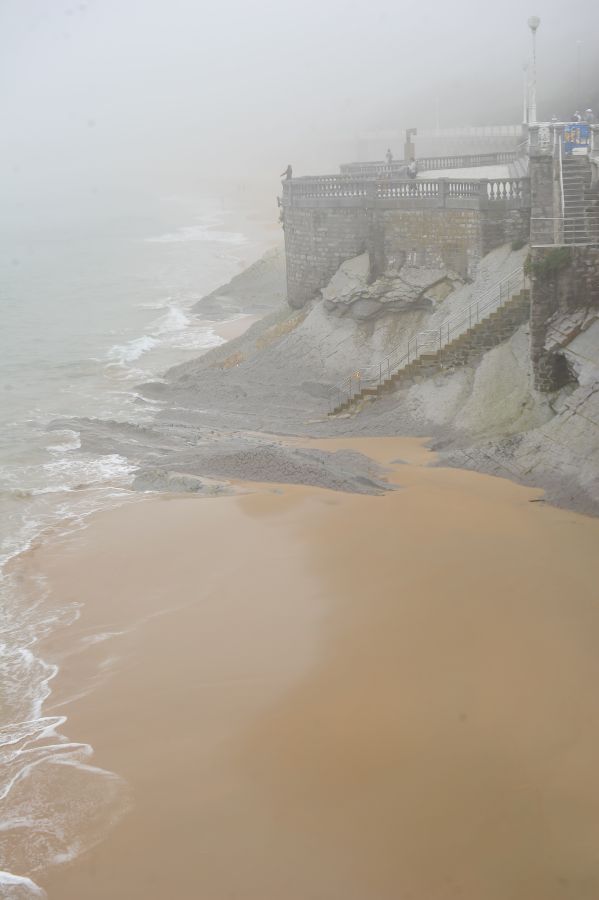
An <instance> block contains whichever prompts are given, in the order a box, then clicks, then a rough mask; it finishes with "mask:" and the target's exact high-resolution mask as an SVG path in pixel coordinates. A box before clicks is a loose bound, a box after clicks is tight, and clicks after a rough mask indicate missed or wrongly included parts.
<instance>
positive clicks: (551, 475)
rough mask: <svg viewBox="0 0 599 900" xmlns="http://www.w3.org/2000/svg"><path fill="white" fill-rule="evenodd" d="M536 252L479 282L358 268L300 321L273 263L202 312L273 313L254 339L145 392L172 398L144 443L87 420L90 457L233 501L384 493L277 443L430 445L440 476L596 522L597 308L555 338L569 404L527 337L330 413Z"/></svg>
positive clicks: (497, 257)
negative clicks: (512, 483)
mask: <svg viewBox="0 0 599 900" xmlns="http://www.w3.org/2000/svg"><path fill="white" fill-rule="evenodd" d="M525 255H526V248H523V249H522V250H520V251H518V252H513V251H512V250H511V248H510V247H508V246H506V247H502V248H499V249H498V250H495V251H493V252H492V253H490V254H489V255H488V256H487V257H486V258H485V259H484V260H483V262H482V264H481V266H480V269H479V273H478V276H477V278H476V280H475V281H474V282H473V283H471V284H462V283H461V282H460V280H459V279H458V278H457V276H456V275H455V274H454V273H452V272H439V271H430V272H428V271H424V270H420V271H418V272H415V271H411V270H408V271H406V270H404V271H401V272H398V273H388V275H386V276H385V278H384V279H379V280H378V281H376V282H374V283H373V284H371V283H369V280H368V271H367V266H366V261H365V259H364V258H361V257H358V258H357V259H356V260H352V261H349V262H348V263H344V264H343V266H342V267H341V269H340V271H339V272H338V273H337V275H336V276H334V278H333V279H332V281H331V283H330V284H329V286H328V287H327V288H326V289H325V290H324V291H323V296H322V297H321V298H319V299H317V300H315V301H314V302H313V303H311V304H310V305H309V306H308V307H306V308H304V309H302V310H301V311H300V312H298V311H294V310H291V309H289V308H288V307H287V305H286V304H285V303H284V300H283V293H282V288H281V285H282V283H283V279H284V261H283V259H282V257H281V255H280V253H278V254H277V253H275V254H272V255H270V256H269V257H267V259H266V260H265V261H263V262H262V263H261V264H257V265H255V266H253V267H251V268H250V269H249V270H248V271H247V272H245V273H242V274H241V275H240V276H237V278H236V279H234V281H233V282H231V284H229V285H227V286H226V287H225V288H223V289H220V290H219V291H216V292H214V294H212V295H210V297H209V298H205V300H204V301H200V304H199V308H200V311H202V312H205V309H206V306H207V305H208V306H209V307H210V314H211V315H214V307H215V306H218V305H219V304H220V305H221V308H222V309H223V310H224V311H225V313H226V314H227V315H230V313H231V311H232V310H233V309H234V310H235V311H243V312H247V311H255V310H258V309H260V310H262V311H264V310H267V309H271V310H273V311H271V312H269V313H268V314H267V315H266V316H265V317H264V318H262V319H261V320H260V321H258V322H256V323H255V324H254V325H253V326H252V327H251V328H250V329H249V330H248V331H247V332H246V333H245V334H244V335H242V336H241V337H239V338H237V339H235V340H233V341H230V342H229V343H227V344H226V345H223V346H221V347H218V348H215V349H214V350H211V351H209V352H208V353H206V354H205V355H204V356H202V357H200V358H199V359H196V360H193V361H192V362H188V363H185V364H184V365H182V366H179V367H177V368H175V369H172V370H171V371H170V372H168V373H167V375H166V377H165V380H164V382H162V383H160V384H148V385H145V386H143V388H142V390H143V391H144V392H145V393H146V394H147V395H148V396H151V397H152V398H154V399H155V400H158V401H160V406H161V411H160V412H159V413H158V415H157V417H156V421H155V424H154V426H153V427H152V428H145V429H143V434H142V433H140V430H139V429H133V431H132V426H130V425H126V424H124V423H82V424H81V428H82V433H83V441H84V446H87V447H88V448H90V449H95V450H100V451H101V452H115V451H116V452H120V453H123V454H124V455H126V456H128V457H129V458H131V459H133V460H134V461H135V462H136V463H137V464H138V465H139V466H140V469H139V475H138V479H137V484H138V486H139V487H141V488H152V489H153V488H164V489H169V487H170V488H171V489H172V487H173V485H177V486H178V489H189V490H197V491H200V492H203V493H219V492H221V491H222V490H223V489H224V488H223V487H222V485H221V484H220V483H219V482H214V479H219V478H224V479H230V478H248V479H259V480H271V481H277V480H279V481H300V482H304V483H318V484H323V485H327V486H330V487H336V488H339V489H350V490H374V491H376V490H380V489H381V487H382V483H381V481H380V476H381V473H380V472H377V471H373V469H372V467H369V466H368V465H367V464H366V463H365V461H364V459H363V458H362V461H361V462H359V461H357V460H356V458H355V457H356V456H357V455H354V456H353V458H352V459H349V458H345V457H344V458H341V457H339V455H338V454H323V453H320V454H317V453H316V451H303V450H302V451H298V450H297V448H289V447H285V446H284V444H283V443H282V442H281V441H280V440H278V439H277V438H274V437H271V436H272V435H314V436H327V435H332V436H335V435H393V434H404V435H410V434H411V435H427V436H430V437H431V439H432V442H433V446H435V447H436V448H437V449H438V450H439V453H440V460H441V463H442V464H448V465H455V466H465V467H468V468H474V469H477V470H480V471H485V472H491V473H494V474H499V475H503V476H509V477H511V478H515V479H517V480H519V481H522V482H525V483H529V484H534V485H537V486H541V487H545V488H546V490H547V496H548V499H549V500H551V501H553V502H556V503H560V504H563V505H567V506H571V507H574V508H576V509H579V510H583V511H586V512H592V513H595V514H597V513H599V424H598V423H599V323H597V322H595V321H594V319H592V318H591V319H590V320H589V317H588V315H587V316H586V318H585V313H584V311H581V312H580V315H579V316H578V318H579V319H580V322H578V324H577V326H576V328H574V329H571V331H570V333H569V335H570V336H568V338H567V339H564V338H563V334H564V329H563V328H559V327H557V326H556V328H557V331H559V333H560V334H561V335H562V338H561V343H562V347H563V348H564V352H566V353H567V354H568V356H569V358H570V360H571V364H572V369H573V370H574V371H576V373H577V378H578V384H573V385H570V386H568V387H566V388H564V389H562V390H561V391H560V392H558V393H556V394H553V395H547V394H540V393H538V392H537V391H536V390H535V389H534V386H533V379H532V372H531V364H530V356H529V340H528V326H526V325H525V326H522V327H520V328H519V329H518V330H517V331H516V333H514V334H513V335H512V336H511V337H510V338H509V339H508V340H506V341H505V342H504V343H503V344H501V345H500V346H497V347H495V348H494V349H492V350H490V351H488V352H486V353H482V354H481V355H480V356H479V357H478V358H473V359H472V360H470V362H469V364H468V365H465V366H459V367H457V366H456V367H454V368H452V369H448V370H445V371H441V372H435V373H433V374H432V375H430V376H428V377H427V376H425V375H423V376H422V377H420V378H419V379H418V380H417V381H415V382H414V383H412V384H408V385H406V386H405V387H403V388H402V389H400V390H397V391H396V392H395V393H392V394H389V395H386V396H384V397H382V398H380V399H377V400H376V401H374V402H368V403H365V404H363V406H362V408H361V409H360V410H358V411H354V412H352V413H351V414H349V415H344V416H339V417H333V418H331V417H329V416H328V411H329V409H330V406H331V398H332V396H333V395H334V392H335V386H336V384H337V383H338V382H339V381H340V380H341V379H342V378H344V377H346V376H347V375H348V374H349V373H351V372H352V371H355V370H356V369H359V368H361V367H365V366H367V365H370V364H372V363H373V362H378V360H379V359H381V358H382V357H384V356H385V355H386V354H387V353H389V352H390V351H391V350H392V349H394V348H395V347H397V346H405V345H407V342H408V340H409V339H410V337H411V336H412V335H414V334H415V333H416V332H418V331H422V330H425V329H434V328H438V327H439V325H440V324H441V322H443V321H444V320H445V319H446V318H447V317H448V316H450V315H453V314H454V313H456V312H457V311H459V310H461V309H464V308H466V307H467V306H468V305H469V304H470V303H471V302H472V301H473V300H476V299H478V298H480V297H482V296H484V294H485V292H486V291H488V289H489V288H490V287H491V286H492V285H494V284H495V283H496V282H497V281H498V280H500V279H502V278H504V277H505V276H507V275H508V274H509V273H511V272H512V271H514V269H516V268H518V267H519V266H521V265H522V263H523V260H524V258H525ZM581 322H583V325H584V327H583V325H581V324H580V323H581ZM558 324H559V323H558ZM333 457H337V458H336V459H334V458H333ZM173 479H174V480H173ZM186 479H187V480H186ZM198 479H199V480H198ZM202 479H204V480H202ZM206 479H208V480H206ZM210 479H212V480H213V481H210Z"/></svg>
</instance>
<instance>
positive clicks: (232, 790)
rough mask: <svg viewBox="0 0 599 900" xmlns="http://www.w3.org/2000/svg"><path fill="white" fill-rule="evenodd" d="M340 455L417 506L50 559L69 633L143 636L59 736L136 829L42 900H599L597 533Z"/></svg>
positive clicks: (175, 506) (376, 452) (393, 443)
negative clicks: (121, 802) (65, 601)
mask: <svg viewBox="0 0 599 900" xmlns="http://www.w3.org/2000/svg"><path fill="white" fill-rule="evenodd" d="M335 445H336V446H338V447H339V448H344V449H345V448H348V447H353V449H359V450H361V451H366V450H368V451H369V452H370V453H371V455H372V456H373V458H377V459H378V460H379V461H380V462H382V463H385V464H390V465H389V469H390V473H392V474H390V475H389V478H390V480H392V481H394V482H395V483H396V485H397V486H398V487H399V489H398V490H394V491H390V492H389V493H387V494H385V495H383V496H365V495H350V494H341V493H338V492H330V491H325V490H322V489H316V488H305V487H298V486H296V485H293V486H285V485H281V486H273V485H268V486H264V488H263V489H260V490H257V491H256V492H255V493H250V494H246V495H244V496H241V497H226V498H223V499H217V500H206V501H200V500H194V499H190V498H169V497H161V498H157V499H156V498H151V499H148V500H147V501H143V502H140V503H137V504H132V505H130V506H128V507H124V508H123V509H120V510H116V511H113V512H110V513H103V514H100V515H99V516H97V517H96V519H95V521H94V522H92V524H91V525H90V526H89V528H88V529H87V530H86V531H85V532H82V533H80V534H79V535H77V536H75V537H74V538H70V539H69V540H68V541H67V542H66V543H63V544H62V545H56V546H55V547H47V548H45V549H44V548H42V550H40V551H39V552H38V554H37V565H38V566H39V567H40V569H41V570H42V571H44V573H45V574H46V575H47V577H48V580H49V584H50V586H51V588H52V589H53V590H60V591H63V592H65V594H66V595H69V592H72V591H73V590H74V589H75V588H74V586H76V588H77V591H78V596H79V599H80V601H81V603H82V614H81V618H80V620H79V622H78V623H77V625H76V626H74V627H76V628H81V629H83V630H84V631H85V633H86V634H89V632H90V629H92V630H93V628H98V629H99V630H102V631H103V632H110V631H111V630H113V629H114V630H118V628H122V627H123V624H124V623H123V620H124V619H127V617H130V618H136V617H137V618H140V614H141V612H142V611H143V612H144V613H145V615H146V619H145V620H144V624H142V625H140V626H139V628H138V629H137V632H136V634H135V638H134V639H132V640H130V641H129V642H128V644H127V655H126V657H125V658H123V659H122V660H121V662H120V663H119V664H118V665H116V666H115V669H114V671H113V673H112V676H111V677H110V678H109V679H107V680H106V681H105V682H104V683H102V684H100V685H99V686H98V687H97V688H96V689H95V690H94V692H93V693H91V694H89V695H88V696H86V697H84V698H82V699H81V700H77V701H75V702H74V703H72V704H71V705H70V707H67V708H65V710H64V711H65V712H66V714H68V716H69V721H68V733H69V735H70V736H72V738H73V739H77V740H85V741H87V742H89V743H90V744H91V745H92V746H93V747H94V749H95V760H96V761H97V764H98V765H100V766H102V767H104V768H106V769H108V770H110V771H113V772H116V773H118V775H120V776H122V777H124V778H125V779H126V780H127V782H128V783H129V785H130V787H131V790H132V793H133V798H134V806H133V809H132V811H131V812H130V813H129V814H128V815H127V816H126V817H125V818H124V819H123V820H122V821H121V822H120V823H119V824H118V825H117V826H116V827H115V828H114V829H113V830H112V831H111V832H110V834H109V836H108V837H107V839H106V840H105V841H104V842H103V843H102V844H101V845H99V846H98V847H96V848H95V849H93V850H92V851H91V852H90V853H88V854H85V855H83V856H82V857H80V858H79V859H78V860H76V861H75V862H74V863H72V864H70V865H69V866H65V867H62V868H59V869H55V870H52V871H51V872H49V873H48V875H47V877H46V878H45V879H44V880H42V883H43V885H44V887H46V888H47V889H48V892H49V896H50V900H53V898H56V900H58V898H60V900H80V898H81V897H85V898H86V900H100V898H105V897H106V896H110V897H111V898H113V900H120V898H122V900H124V898H127V900H141V898H144V900H158V898H162V897H165V896H173V897H192V896H193V897H197V898H199V900H225V898H229V897H238V898H243V900H265V898H272V900H307V898H321V897H322V898H327V900H366V898H368V900H431V898H434V900H458V898H460V900H505V898H506V897H510V898H511V900H531V898H541V897H542V898H543V900H558V898H559V900H591V898H593V900H596V897H597V896H598V895H599V851H598V850H597V847H598V846H599V784H598V782H597V778H596V758H597V755H598V753H599V696H598V694H597V689H596V686H597V684H598V683H599V650H598V648H599V592H598V590H597V584H599V555H598V554H597V547H598V546H599V521H597V520H593V519H589V518H586V517H583V516H580V515H577V514H574V513H570V512H567V511H564V510H558V509H553V508H551V507H550V506H548V505H547V504H542V503H531V502H530V500H532V499H538V498H539V497H540V496H541V494H540V492H539V491H534V490H530V489H527V488H522V487H519V486H517V485H514V484H512V483H510V482H508V481H504V480H500V479H496V478H490V477H487V476H482V475H477V474H474V473H471V472H464V471H459V470H449V469H443V468H437V467H434V466H430V465H428V462H429V461H431V460H432V455H431V454H429V453H428V451H427V450H426V448H425V447H424V444H423V442H421V441H407V440H402V439H380V440H379V439H369V440H368V441H367V442H364V441H352V440H349V441H348V440H345V441H343V440H339V441H337V442H335ZM313 446H319V447H322V448H324V449H327V448H328V449H335V446H334V445H333V443H332V442H329V441H318V442H314V444H313ZM393 460H395V461H396V462H392V461H393ZM397 460H401V462H397ZM108 560H109V561H110V563H109V564H107V561H108ZM159 613H160V614H159ZM150 614H151V615H150ZM68 640H72V636H71V638H69V636H68V634H67V635H65V641H68ZM65 652H66V651H65ZM56 653H57V655H58V656H59V655H60V648H57V649H56ZM68 677H69V678H70V679H71V680H73V679H75V680H76V678H77V661H76V660H73V661H72V662H71V664H70V671H69V673H68ZM60 678H61V675H60V674H59V675H58V676H57V691H60Z"/></svg>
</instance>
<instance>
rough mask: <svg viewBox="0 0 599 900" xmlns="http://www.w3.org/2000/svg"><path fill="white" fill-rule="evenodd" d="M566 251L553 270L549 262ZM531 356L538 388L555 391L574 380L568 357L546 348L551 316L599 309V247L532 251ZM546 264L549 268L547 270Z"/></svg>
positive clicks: (549, 248)
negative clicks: (552, 270)
mask: <svg viewBox="0 0 599 900" xmlns="http://www.w3.org/2000/svg"><path fill="white" fill-rule="evenodd" d="M556 253H561V254H562V257H561V258H562V260H563V261H564V262H563V265H561V267H560V268H559V271H556V272H555V273H553V274H552V273H551V272H550V271H548V270H547V264H548V263H550V262H551V260H554V261H555V260H556V259H557V258H558V257H556V255H555V254H556ZM530 259H531V264H532V265H531V268H532V271H531V312H530V355H531V360H532V366H533V373H534V379H535V387H536V388H537V390H539V391H545V392H551V391H556V390H558V389H559V388H560V387H563V385H564V384H566V383H567V382H568V381H570V380H572V376H571V373H570V371H569V369H568V365H567V361H566V358H565V356H564V355H563V354H562V353H560V352H559V350H548V349H546V346H545V345H546V343H547V337H548V332H549V329H550V327H551V319H552V318H553V317H555V316H556V315H566V314H568V313H570V312H573V311H574V310H584V309H588V310H591V309H597V310H599V247H567V248H564V247H562V248H553V247H539V248H534V249H533V250H532V251H531V256H530ZM543 264H545V270H543Z"/></svg>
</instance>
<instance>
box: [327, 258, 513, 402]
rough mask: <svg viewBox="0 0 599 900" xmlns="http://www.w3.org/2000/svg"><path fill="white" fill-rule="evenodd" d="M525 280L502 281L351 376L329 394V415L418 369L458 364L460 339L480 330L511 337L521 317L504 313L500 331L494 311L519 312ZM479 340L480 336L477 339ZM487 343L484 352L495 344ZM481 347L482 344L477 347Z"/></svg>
mask: <svg viewBox="0 0 599 900" xmlns="http://www.w3.org/2000/svg"><path fill="white" fill-rule="evenodd" d="M525 287H526V277H525V274H524V270H523V268H522V267H520V268H518V269H514V271H513V272H511V273H510V274H509V275H508V276H507V277H506V278H504V279H502V280H501V281H498V282H497V283H496V284H494V285H493V287H491V288H489V290H487V291H486V292H485V293H484V294H483V295H482V296H481V297H479V298H478V299H477V300H475V301H473V302H472V303H471V304H470V305H469V306H467V307H465V308H464V309H462V310H460V311H459V312H457V313H454V314H453V315H451V316H450V317H449V318H448V319H445V321H444V322H442V323H441V324H440V325H439V327H438V328H435V329H433V330H430V331H421V332H419V333H418V334H416V335H414V337H412V338H410V340H409V341H408V344H407V347H406V345H405V344H402V345H400V346H399V347H396V348H395V349H394V350H392V351H391V353H389V354H388V355H387V356H385V357H384V359H382V360H381V361H380V362H378V363H375V364H373V365H371V366H366V367H364V368H363V369H358V370H356V371H355V372H352V373H351V375H349V376H348V377H347V378H346V379H344V381H342V382H341V383H340V384H338V385H337V386H336V388H335V392H334V395H333V398H332V400H331V409H330V411H329V415H336V414H337V413H340V412H343V411H344V410H346V409H349V407H351V406H352V405H353V404H354V403H355V402H356V401H357V400H359V399H361V398H365V397H368V396H375V395H378V394H381V393H382V392H383V391H384V390H385V389H386V388H388V387H390V386H391V385H393V384H394V383H396V382H397V381H398V380H400V378H401V377H402V376H404V375H405V376H411V375H414V374H416V373H417V370H418V369H422V368H423V367H424V366H434V365H439V364H441V363H443V362H447V363H449V362H451V360H454V361H455V360H456V359H459V358H460V356H461V352H465V351H466V350H467V348H466V345H465V338H466V339H467V336H471V337H472V338H473V339H474V338H475V336H476V334H477V332H479V331H481V330H482V328H483V326H484V325H485V324H487V323H488V324H489V326H490V328H491V331H493V330H495V337H499V338H501V339H503V338H504V337H507V336H508V334H509V333H513V331H514V330H515V328H516V327H517V324H520V320H521V318H522V317H521V316H519V315H516V314H515V315H511V313H510V312H506V316H505V317H504V321H503V322H502V323H501V327H499V326H498V327H495V321H496V320H497V318H498V316H499V315H500V311H501V310H502V309H503V308H505V307H508V304H509V305H510V306H511V305H512V304H511V301H513V302H514V305H515V304H516V303H519V311H522V310H523V309H524V305H523V304H524V302H525V301H526V299H527V295H526V294H525V293H523V292H524V291H525ZM482 337H483V336H482V335H481V338H482ZM498 342H499V341H497V340H493V339H491V340H490V343H489V346H492V345H494V343H498ZM481 346H482V344H481Z"/></svg>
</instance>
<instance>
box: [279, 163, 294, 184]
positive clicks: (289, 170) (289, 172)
mask: <svg viewBox="0 0 599 900" xmlns="http://www.w3.org/2000/svg"><path fill="white" fill-rule="evenodd" d="M283 177H285V178H286V179H287V181H289V179H290V178H292V177H293V169H292V168H291V165H289V166H287V168H286V169H285V171H284V172H281V174H280V175H279V178H283Z"/></svg>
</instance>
